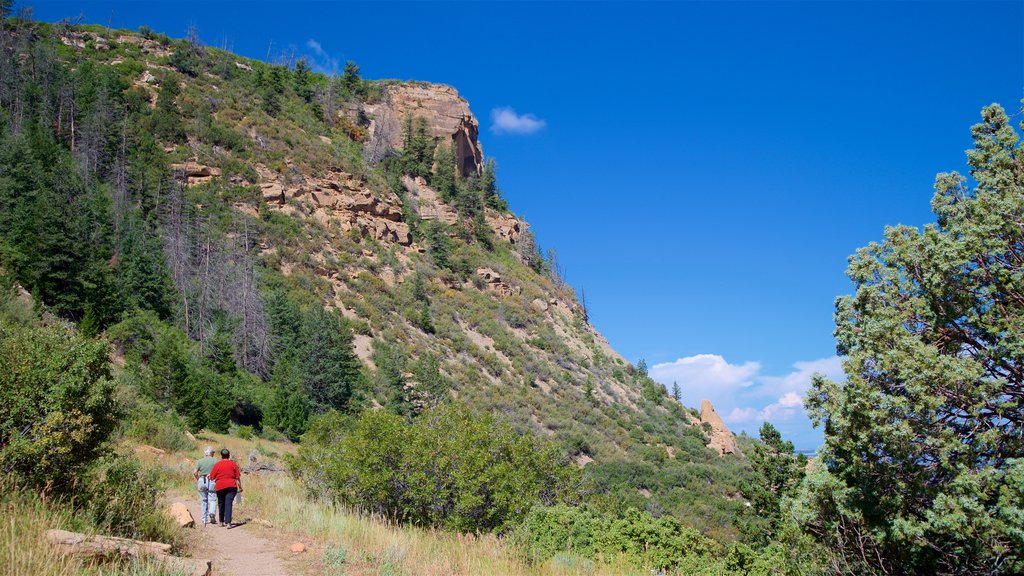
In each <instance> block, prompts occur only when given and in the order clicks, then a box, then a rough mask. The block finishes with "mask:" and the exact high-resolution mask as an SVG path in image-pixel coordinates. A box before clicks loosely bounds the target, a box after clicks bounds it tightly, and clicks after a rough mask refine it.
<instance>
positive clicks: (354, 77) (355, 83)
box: [341, 60, 363, 96]
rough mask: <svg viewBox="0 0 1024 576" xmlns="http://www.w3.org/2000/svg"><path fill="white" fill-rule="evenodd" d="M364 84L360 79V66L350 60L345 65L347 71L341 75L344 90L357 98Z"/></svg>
mask: <svg viewBox="0 0 1024 576" xmlns="http://www.w3.org/2000/svg"><path fill="white" fill-rule="evenodd" d="M362 84H363V80H362V78H360V77H359V66H356V63H355V62H353V61H351V60H349V61H348V62H346V63H345V71H344V72H343V73H342V75H341V86H342V88H344V89H345V91H346V92H348V93H349V94H350V95H352V96H357V95H359V92H360V87H361V86H362Z"/></svg>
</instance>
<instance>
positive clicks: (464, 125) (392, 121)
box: [364, 82, 484, 176]
mask: <svg viewBox="0 0 1024 576" xmlns="http://www.w3.org/2000/svg"><path fill="white" fill-rule="evenodd" d="M364 110H365V112H366V113H367V114H368V115H369V116H370V127H369V132H370V143H371V145H373V146H389V147H391V148H393V149H396V150H398V149H401V147H402V124H403V122H404V121H405V119H406V117H408V116H412V117H421V118H423V119H425V120H426V121H427V128H428V131H429V134H430V136H432V137H434V138H439V139H445V140H449V141H450V142H451V143H452V146H453V149H454V150H455V158H456V161H457V163H458V166H459V170H460V171H461V173H462V175H463V176H468V175H469V174H473V173H479V172H480V171H481V170H482V168H483V162H484V151H483V148H482V147H481V146H480V141H479V139H478V136H479V132H480V124H479V122H477V120H476V117H474V116H473V113H472V112H470V111H469V103H468V102H466V100H464V99H463V98H462V97H461V96H459V93H458V92H457V91H456V90H455V89H454V88H452V87H451V86H445V85H443V84H429V83H426V82H415V83H405V84H392V85H387V86H385V88H384V96H383V98H382V100H381V102H380V103H377V104H368V105H366V106H365V108H364Z"/></svg>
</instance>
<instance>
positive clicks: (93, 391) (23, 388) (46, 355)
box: [0, 320, 118, 492]
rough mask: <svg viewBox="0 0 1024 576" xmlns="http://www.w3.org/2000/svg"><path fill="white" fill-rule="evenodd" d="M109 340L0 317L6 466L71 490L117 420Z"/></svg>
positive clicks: (0, 427)
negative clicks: (107, 342) (108, 360)
mask: <svg viewBox="0 0 1024 576" xmlns="http://www.w3.org/2000/svg"><path fill="white" fill-rule="evenodd" d="M112 391H113V386H112V384H111V381H110V379H109V374H108V371H107V346H106V343H105V342H101V341H93V340H86V339H84V338H82V337H81V336H79V335H77V334H75V333H74V332H73V331H72V330H70V329H69V328H66V327H63V326H60V325H58V326H53V327H45V328H32V327H20V326H12V325H10V324H8V323H7V322H6V321H3V320H0V467H2V470H3V471H4V472H5V473H14V474H16V475H17V476H19V477H20V478H21V479H22V480H24V481H26V482H28V483H29V484H31V485H34V486H37V487H45V489H46V490H54V491H58V492H60V491H66V490H68V489H70V488H72V487H73V485H74V483H75V481H76V479H77V477H78V475H79V474H80V472H81V471H82V470H83V469H84V468H85V467H86V466H87V465H88V464H89V463H90V462H92V461H93V460H94V459H95V458H96V456H97V455H98V454H99V453H100V450H101V446H102V444H103V442H104V441H105V440H106V439H107V438H108V437H109V435H110V433H111V432H112V431H113V428H114V424H115V422H116V418H117V416H118V415H117V411H116V410H115V406H114V401H113V394H112Z"/></svg>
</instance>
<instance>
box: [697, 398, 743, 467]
mask: <svg viewBox="0 0 1024 576" xmlns="http://www.w3.org/2000/svg"><path fill="white" fill-rule="evenodd" d="M700 422H701V424H702V425H703V424H709V425H710V426H711V441H710V442H708V448H711V449H712V450H714V451H715V452H718V454H719V455H720V456H724V455H726V454H735V453H736V437H735V436H733V434H732V432H730V431H729V428H727V427H726V425H725V422H722V417H721V416H719V415H718V412H715V407H714V406H712V405H711V402H709V401H707V400H701V403H700Z"/></svg>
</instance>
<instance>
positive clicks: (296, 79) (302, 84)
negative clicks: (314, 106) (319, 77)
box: [292, 58, 313, 104]
mask: <svg viewBox="0 0 1024 576" xmlns="http://www.w3.org/2000/svg"><path fill="white" fill-rule="evenodd" d="M292 79H293V80H292V86H294V87H295V93H296V94H298V96H299V98H302V100H303V101H305V102H306V103H307V104H308V103H310V102H312V101H313V73H312V71H311V70H310V69H309V64H308V63H307V62H306V59H305V58H300V59H299V61H298V62H296V63H295V70H293V71H292Z"/></svg>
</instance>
